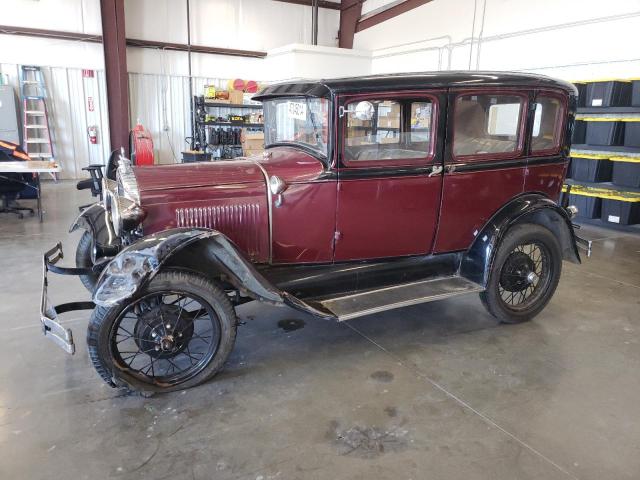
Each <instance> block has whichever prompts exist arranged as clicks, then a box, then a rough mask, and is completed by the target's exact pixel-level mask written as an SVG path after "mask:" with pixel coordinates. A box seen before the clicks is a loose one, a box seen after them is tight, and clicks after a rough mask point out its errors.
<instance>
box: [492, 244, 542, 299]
mask: <svg viewBox="0 0 640 480" xmlns="http://www.w3.org/2000/svg"><path fill="white" fill-rule="evenodd" d="M537 278H538V275H536V273H535V263H534V262H533V260H532V259H531V257H530V256H529V255H527V254H526V253H524V252H512V253H511V254H510V255H509V256H508V257H507V260H506V261H505V263H504V266H503V267H502V274H501V275H500V285H501V286H502V288H504V289H505V290H506V291H508V292H520V291H522V290H524V289H525V288H527V287H528V286H529V285H531V284H533V283H534V282H535V281H536V279H537Z"/></svg>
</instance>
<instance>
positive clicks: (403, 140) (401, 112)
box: [344, 99, 433, 163]
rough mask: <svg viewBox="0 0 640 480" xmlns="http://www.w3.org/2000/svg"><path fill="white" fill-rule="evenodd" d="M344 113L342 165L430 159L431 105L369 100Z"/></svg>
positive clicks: (404, 101)
mask: <svg viewBox="0 0 640 480" xmlns="http://www.w3.org/2000/svg"><path fill="white" fill-rule="evenodd" d="M361 104H366V105H361ZM367 107H368V109H367ZM346 109H347V112H348V113H347V116H346V132H345V141H344V146H345V148H344V160H345V161H346V162H354V163H356V162H376V161H385V160H387V161H388V160H408V159H415V160H423V161H424V160H425V159H426V158H427V157H429V156H430V155H431V138H432V135H431V124H432V116H433V103H432V102H431V101H429V100H420V101H414V100H391V99H385V100H370V101H367V102H354V103H351V104H348V105H346ZM363 112H367V113H368V115H367V114H365V113H363Z"/></svg>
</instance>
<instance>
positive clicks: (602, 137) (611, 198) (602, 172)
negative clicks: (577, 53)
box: [564, 79, 640, 232]
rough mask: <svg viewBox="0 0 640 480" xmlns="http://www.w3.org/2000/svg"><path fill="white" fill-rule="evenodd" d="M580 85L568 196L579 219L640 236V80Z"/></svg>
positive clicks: (580, 221)
mask: <svg viewBox="0 0 640 480" xmlns="http://www.w3.org/2000/svg"><path fill="white" fill-rule="evenodd" d="M574 84H575V85H576V87H577V88H578V92H579V97H578V110H577V114H576V122H575V126H574V130H573V137H572V147H571V164H570V168H569V173H568V175H567V180H566V185H565V188H564V191H565V195H566V194H567V193H566V192H567V190H569V196H570V199H569V203H570V204H574V205H576V206H577V207H578V209H579V213H578V217H577V219H576V220H577V221H578V223H588V224H595V225H599V226H604V227H610V228H615V229H621V230H630V231H636V232H640V79H606V80H594V81H584V82H574ZM568 186H570V189H568V188H567V187H568Z"/></svg>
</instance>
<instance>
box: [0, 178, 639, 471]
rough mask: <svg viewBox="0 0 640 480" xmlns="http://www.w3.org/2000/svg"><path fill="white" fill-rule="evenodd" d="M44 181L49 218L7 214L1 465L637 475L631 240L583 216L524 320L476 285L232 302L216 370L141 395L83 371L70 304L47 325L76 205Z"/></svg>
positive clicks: (63, 285)
mask: <svg viewBox="0 0 640 480" xmlns="http://www.w3.org/2000/svg"><path fill="white" fill-rule="evenodd" d="M44 190H45V204H46V206H47V210H48V211H47V215H46V220H45V222H44V223H43V224H39V223H38V221H37V219H35V218H28V219H25V220H22V221H20V220H17V219H15V218H11V217H9V216H7V215H4V214H3V215H0V252H1V253H2V256H1V258H0V331H1V332H2V336H3V338H4V342H3V348H2V349H1V350H0V452H1V454H0V478H2V479H54V478H71V479H83V478H87V479H89V478H91V479H103V478H122V479H133V478H150V479H165V478H166V479H169V478H171V479H183V478H185V479H214V478H215V479H252V480H254V479H255V480H267V479H282V480H289V479H325V480H326V479H346V478H349V479H393V480H397V479H414V480H417V479H426V478H428V479H447V480H452V479H464V480H468V479H474V480H475V479H485V478H486V479H509V480H512V479H529V478H536V479H545V480H546V479H556V478H557V479H564V478H580V479H597V480H602V479H608V480H612V479H638V478H640V421H639V419H640V401H639V398H640V374H639V372H640V336H639V333H640V313H639V311H640V310H639V303H640V300H639V299H640V237H639V236H636V235H631V234H625V233H620V232H613V231H608V230H603V229H596V228H593V227H591V228H585V229H583V231H582V232H583V235H584V236H586V237H589V238H591V239H594V240H595V244H594V245H595V247H594V253H593V257H592V258H591V259H589V260H586V261H585V263H584V264H583V265H582V266H577V265H572V264H567V263H565V264H564V272H563V276H562V280H561V282H560V287H559V288H558V291H557V293H556V295H555V297H554V298H553V300H552V301H551V303H550V304H549V306H548V307H547V308H546V309H545V310H544V311H543V312H542V314H540V315H539V316H538V317H537V318H536V319H535V320H534V321H532V322H530V323H527V324H523V325H516V326H507V325H498V324H497V323H496V322H495V321H494V319H493V318H492V317H490V316H489V315H488V314H487V313H486V312H485V310H484V309H483V308H482V306H481V304H480V301H479V300H478V298H477V296H475V295H473V296H469V297H466V298H459V299H453V300H448V301H441V302H436V303H430V304H426V305H422V306H415V307H410V308H405V309H402V310H397V311H393V312H388V313H384V314H380V315H375V316H371V317H367V318H361V319H358V320H354V321H351V322H349V323H344V324H337V323H330V322H326V321H322V320H317V319H314V318H309V317H304V316H302V315H301V314H300V313H297V312H295V311H291V310H288V309H285V308H265V307H259V306H257V305H251V304H249V305H245V306H243V307H242V308H241V310H240V314H241V317H242V319H243V320H245V321H246V325H244V326H242V327H241V328H240V329H239V332H238V341H237V344H236V348H235V351H234V353H233V354H232V356H231V359H230V361H229V363H228V365H227V367H226V370H225V371H224V372H223V373H222V374H220V375H219V376H218V377H216V378H215V379H214V380H213V381H211V382H209V383H208V384H205V385H203V386H200V387H198V388H195V389H192V390H189V391H183V392H178V393H174V394H166V395H159V396H155V397H152V398H142V397H138V396H123V395H122V394H119V393H118V391H116V390H113V389H111V388H108V387H107V386H105V385H103V384H102V382H101V381H100V379H99V378H98V376H97V375H96V374H95V372H94V371H93V368H92V367H91V365H90V363H89V360H88V358H87V353H86V346H85V342H84V335H85V328H86V321H87V318H88V316H89V314H88V313H82V312H80V313H72V314H69V315H67V317H68V318H69V320H68V324H69V326H71V327H72V328H73V330H74V332H75V337H76V341H77V343H78V353H77V354H76V355H75V356H74V357H71V356H68V355H66V354H65V353H63V352H62V350H60V349H58V348H57V347H56V346H55V345H53V344H52V343H50V342H49V341H47V340H46V339H45V338H43V337H42V335H41V334H40V330H39V321H38V302H39V295H40V272H41V270H40V268H41V267H40V262H41V260H40V258H41V257H40V255H41V253H42V252H43V251H44V250H45V249H48V248H49V247H51V246H52V245H53V244H54V243H55V242H56V241H58V240H63V242H64V246H65V247H66V252H67V254H68V256H69V257H70V259H67V262H70V261H71V259H72V258H73V252H74V249H75V245H76V243H77V240H78V237H79V235H78V234H77V232H76V233H75V234H74V235H69V234H68V233H67V232H66V230H67V227H68V225H69V224H70V222H71V220H72V218H73V216H74V215H75V214H76V212H77V205H80V204H82V203H88V202H89V197H88V195H87V194H86V193H84V192H82V193H79V192H77V191H76V190H75V189H74V187H73V184H71V183H60V184H57V185H54V184H51V183H47V184H45V185H44ZM52 283H53V286H52V288H51V298H52V300H53V301H57V302H59V303H61V302H63V301H70V300H72V299H77V300H81V299H86V293H85V291H84V289H83V287H82V286H81V285H80V281H79V280H78V279H77V278H73V277H71V278H63V277H58V276H54V278H53V281H52ZM283 319H299V320H303V321H304V327H303V328H300V329H298V330H295V331H288V332H287V331H285V330H283V329H282V328H279V327H278V322H279V321H280V320H283Z"/></svg>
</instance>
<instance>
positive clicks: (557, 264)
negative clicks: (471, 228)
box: [480, 223, 562, 323]
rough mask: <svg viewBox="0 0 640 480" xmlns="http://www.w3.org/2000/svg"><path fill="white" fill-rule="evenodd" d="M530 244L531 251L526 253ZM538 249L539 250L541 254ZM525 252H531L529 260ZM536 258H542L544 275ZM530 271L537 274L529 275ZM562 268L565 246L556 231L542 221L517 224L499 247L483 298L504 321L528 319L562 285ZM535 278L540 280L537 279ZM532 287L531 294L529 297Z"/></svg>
mask: <svg viewBox="0 0 640 480" xmlns="http://www.w3.org/2000/svg"><path fill="white" fill-rule="evenodd" d="M527 246H529V254H527V253H526V252H527V249H526V247H527ZM531 252H534V253H533V254H531ZM535 252H538V253H539V256H538V257H536V253H535ZM525 255H529V260H527V258H526V257H525ZM536 258H539V266H540V271H539V273H540V275H537V273H538V272H537V271H536V270H535V268H537V265H538V261H537V260H536ZM518 262H520V263H518ZM514 265H515V266H514ZM528 266H534V268H533V270H532V269H531V268H529V270H527V268H528ZM520 267H522V268H520ZM527 271H528V274H529V275H531V274H533V277H528V275H527ZM561 271H562V249H561V247H560V243H559V242H558V239H557V238H556V237H555V235H554V234H553V233H551V231H549V230H548V229H546V228H544V227H542V226H540V225H536V224H530V223H525V224H520V225H516V226H514V227H512V228H511V229H510V230H509V231H508V232H507V234H506V235H505V237H504V239H503V240H502V242H501V243H500V245H499V247H498V252H497V254H496V257H495V261H494V263H493V265H492V267H491V272H490V274H489V281H488V284H487V289H486V290H485V291H484V292H482V293H480V299H481V300H482V303H483V304H484V306H485V307H486V309H487V310H488V311H489V313H490V314H491V315H493V316H494V317H496V318H497V319H498V320H500V321H501V322H503V323H521V322H526V321H528V320H531V319H532V318H533V317H535V316H536V315H537V314H538V313H540V312H541V311H542V309H544V307H545V306H546V305H547V303H548V302H549V300H550V299H551V297H552V296H553V293H554V292H555V290H556V287H557V286H558V281H559V280H560V274H561ZM516 274H517V275H519V277H517V278H516V280H515V281H514V280H513V278H512V277H516ZM531 278H533V279H534V280H530V279H531ZM526 279H528V280H526ZM535 280H537V282H538V283H534V282H535ZM523 288H524V290H523ZM529 290H531V292H530V293H529V297H526V296H525V295H526V292H529ZM514 296H517V297H516V298H517V299H518V300H520V299H521V298H522V299H523V300H522V302H521V303H519V304H513V303H510V301H509V300H510V299H511V302H513V298H514Z"/></svg>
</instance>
